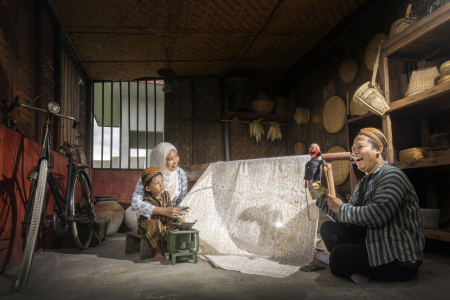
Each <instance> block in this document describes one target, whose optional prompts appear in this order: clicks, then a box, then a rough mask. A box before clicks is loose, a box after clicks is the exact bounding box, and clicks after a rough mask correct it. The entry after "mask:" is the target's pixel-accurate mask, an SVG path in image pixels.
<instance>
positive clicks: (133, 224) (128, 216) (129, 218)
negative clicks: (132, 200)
mask: <svg viewBox="0 0 450 300" xmlns="http://www.w3.org/2000/svg"><path fill="white" fill-rule="evenodd" d="M124 218H125V224H126V225H127V227H128V229H129V230H131V231H137V229H138V222H137V216H136V212H135V211H133V209H132V208H131V206H130V207H128V208H127V209H126V210H125V217H124Z"/></svg>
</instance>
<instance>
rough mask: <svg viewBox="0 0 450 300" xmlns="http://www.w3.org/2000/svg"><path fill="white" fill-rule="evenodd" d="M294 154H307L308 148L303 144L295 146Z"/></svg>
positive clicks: (299, 143)
mask: <svg viewBox="0 0 450 300" xmlns="http://www.w3.org/2000/svg"><path fill="white" fill-rule="evenodd" d="M294 154H295V155H302V154H306V146H305V143H303V142H298V143H297V144H295V145H294Z"/></svg>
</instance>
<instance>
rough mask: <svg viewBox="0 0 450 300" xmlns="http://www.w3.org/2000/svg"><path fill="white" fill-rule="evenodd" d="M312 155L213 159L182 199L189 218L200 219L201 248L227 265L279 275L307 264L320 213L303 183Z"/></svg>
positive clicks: (218, 261) (206, 256)
mask: <svg viewBox="0 0 450 300" xmlns="http://www.w3.org/2000/svg"><path fill="white" fill-rule="evenodd" d="M309 159H310V157H309V156H307V155H304V156H290V157H279V158H267V159H254V160H241V161H232V162H218V163H213V164H211V165H210V166H209V167H208V169H207V170H206V171H205V173H204V174H203V175H202V177H201V178H200V179H199V180H198V181H197V183H196V184H195V186H194V187H193V188H192V190H191V191H190V192H189V194H188V195H187V196H186V198H185V199H184V201H183V205H185V206H188V207H189V213H187V214H186V219H187V220H188V221H195V220H198V222H197V224H195V225H194V228H195V229H197V230H199V232H200V248H201V249H200V250H201V252H200V254H202V255H203V257H204V258H206V259H208V260H210V261H211V262H212V263H214V264H215V265H216V266H219V267H221V268H223V269H226V270H236V271H240V272H243V273H249V274H259V275H266V276H272V277H277V278H285V277H287V276H289V275H291V274H293V273H294V272H296V271H298V269H299V268H300V267H302V266H305V265H307V264H309V263H310V262H311V261H312V260H313V257H314V247H315V239H316V232H317V220H318V216H319V210H318V208H317V207H316V205H315V203H314V201H313V200H312V199H311V196H310V195H307V194H306V193H305V188H304V174H305V164H306V162H307V161H308V160H309ZM307 199H308V206H307V202H306V201H307ZM308 208H309V217H308Z"/></svg>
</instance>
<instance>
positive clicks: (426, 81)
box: [405, 67, 440, 97]
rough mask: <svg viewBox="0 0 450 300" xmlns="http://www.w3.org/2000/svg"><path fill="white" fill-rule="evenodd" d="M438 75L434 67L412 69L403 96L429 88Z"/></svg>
mask: <svg viewBox="0 0 450 300" xmlns="http://www.w3.org/2000/svg"><path fill="white" fill-rule="evenodd" d="M439 76H440V74H439V71H438V69H437V68H436V67H430V68H425V69H420V70H416V71H413V72H412V74H411V79H410V80H409V83H408V88H407V89H406V93H405V97H408V96H411V95H414V94H417V93H420V92H422V91H424V90H427V89H431V88H432V87H434V84H435V79H436V78H437V77H439Z"/></svg>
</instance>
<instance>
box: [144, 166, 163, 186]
mask: <svg viewBox="0 0 450 300" xmlns="http://www.w3.org/2000/svg"><path fill="white" fill-rule="evenodd" d="M156 175H162V173H161V170H160V169H159V168H152V167H150V168H147V169H145V170H144V171H142V174H141V180H142V184H143V185H144V186H147V185H149V184H150V182H151V180H152V178H153V177H155V176H156Z"/></svg>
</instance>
